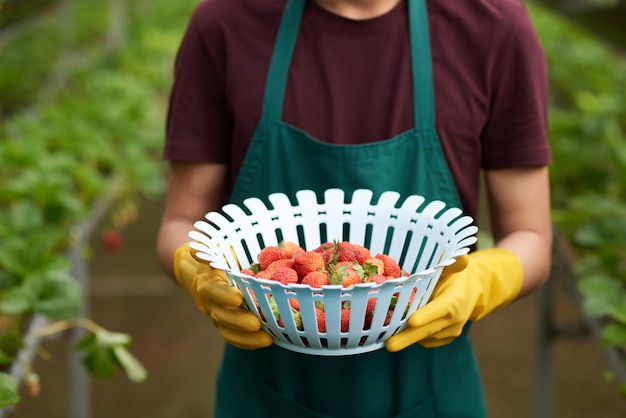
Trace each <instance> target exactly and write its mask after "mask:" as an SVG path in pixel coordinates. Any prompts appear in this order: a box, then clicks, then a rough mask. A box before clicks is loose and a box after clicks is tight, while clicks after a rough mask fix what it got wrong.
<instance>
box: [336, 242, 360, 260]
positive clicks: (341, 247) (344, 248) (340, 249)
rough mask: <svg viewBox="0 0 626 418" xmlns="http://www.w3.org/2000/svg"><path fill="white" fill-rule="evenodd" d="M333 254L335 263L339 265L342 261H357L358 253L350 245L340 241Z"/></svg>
mask: <svg viewBox="0 0 626 418" xmlns="http://www.w3.org/2000/svg"><path fill="white" fill-rule="evenodd" d="M335 254H336V259H337V262H338V263H341V262H343V261H357V259H358V257H359V254H360V252H359V250H357V249H356V247H355V246H354V245H352V244H351V243H349V242H347V241H342V242H340V243H338V244H337V250H336V251H335Z"/></svg>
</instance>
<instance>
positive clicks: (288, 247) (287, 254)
mask: <svg viewBox="0 0 626 418" xmlns="http://www.w3.org/2000/svg"><path fill="white" fill-rule="evenodd" d="M278 246H279V247H280V249H281V250H282V251H283V258H294V257H295V256H296V255H298V254H300V253H303V252H304V249H303V248H302V247H300V246H299V245H298V244H296V243H295V242H292V241H281V242H280V244H278Z"/></svg>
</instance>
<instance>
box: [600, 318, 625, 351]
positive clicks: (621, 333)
mask: <svg viewBox="0 0 626 418" xmlns="http://www.w3.org/2000/svg"><path fill="white" fill-rule="evenodd" d="M601 342H602V346H603V347H623V346H625V345H626V325H625V324H620V323H618V322H612V323H610V324H608V325H607V326H605V327H604V329H603V330H602V338H601Z"/></svg>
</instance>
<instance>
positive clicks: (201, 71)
mask: <svg viewBox="0 0 626 418" xmlns="http://www.w3.org/2000/svg"><path fill="white" fill-rule="evenodd" d="M211 13H212V11H211V10H210V9H208V3H207V2H201V3H200V4H199V6H198V7H197V8H196V10H195V11H194V13H193V15H192V17H191V20H190V22H189V24H188V26H187V28H186V31H185V34H184V36H183V39H182V42H181V45H180V47H179V49H178V52H177V55H176V60H175V63H174V82H173V85H172V90H171V93H170V98H169V107H168V113H167V122H166V139H165V147H164V153H163V155H164V158H165V159H166V160H185V161H201V162H215V163H223V162H227V161H228V155H229V146H230V145H229V138H230V132H231V129H232V121H231V117H230V116H229V114H228V112H227V110H226V109H227V107H226V99H225V93H224V83H223V71H221V70H220V66H222V67H223V64H221V63H222V62H223V60H222V58H221V56H223V53H222V51H221V50H220V45H223V42H221V41H220V37H221V33H220V30H219V25H217V24H214V23H212V22H214V21H215V20H216V19H214V18H213V16H212V14H211ZM209 44H210V48H209Z"/></svg>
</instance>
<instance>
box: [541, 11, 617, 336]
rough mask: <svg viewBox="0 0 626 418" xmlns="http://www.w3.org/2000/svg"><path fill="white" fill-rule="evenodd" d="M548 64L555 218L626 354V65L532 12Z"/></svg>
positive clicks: (587, 294) (589, 305) (584, 286)
mask: <svg viewBox="0 0 626 418" xmlns="http://www.w3.org/2000/svg"><path fill="white" fill-rule="evenodd" d="M530 11H531V16H532V18H533V21H534V23H535V26H536V27H537V30H538V32H539V35H540V38H541V40H542V43H543V46H544V50H545V52H546V56H547V58H548V64H549V83H550V89H551V95H550V103H551V108H550V138H551V145H552V150H553V156H554V164H553V166H552V167H551V179H552V194H553V208H554V211H553V215H554V222H555V224H556V225H557V227H558V228H559V230H560V232H561V233H562V234H563V235H564V236H565V237H566V238H567V239H568V241H569V242H570V243H571V245H572V247H573V249H574V251H575V255H576V256H575V271H576V274H577V277H579V278H580V282H579V289H580V291H581V293H582V295H583V297H584V309H585V311H586V313H587V314H588V315H590V316H592V317H597V318H602V319H603V320H606V323H607V326H606V327H605V328H604V332H603V337H602V340H603V341H602V344H603V345H605V346H610V347H614V346H615V347H622V348H623V347H626V258H625V257H624V248H626V187H624V185H625V184H626V141H625V136H624V134H625V132H626V96H625V95H624V92H625V91H626V61H625V60H624V59H623V58H622V57H621V56H620V55H619V54H618V53H616V51H614V50H611V49H610V48H609V47H607V46H605V45H604V44H602V43H601V42H600V41H599V40H598V39H596V38H595V37H594V36H592V35H591V34H589V33H587V32H585V31H583V30H582V29H581V28H579V27H577V26H575V25H574V24H572V23H571V22H568V21H566V20H564V19H563V18H559V17H557V16H556V15H555V14H553V13H551V12H550V11H548V10H546V9H544V8H541V7H539V6H534V5H533V6H532V7H530Z"/></svg>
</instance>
